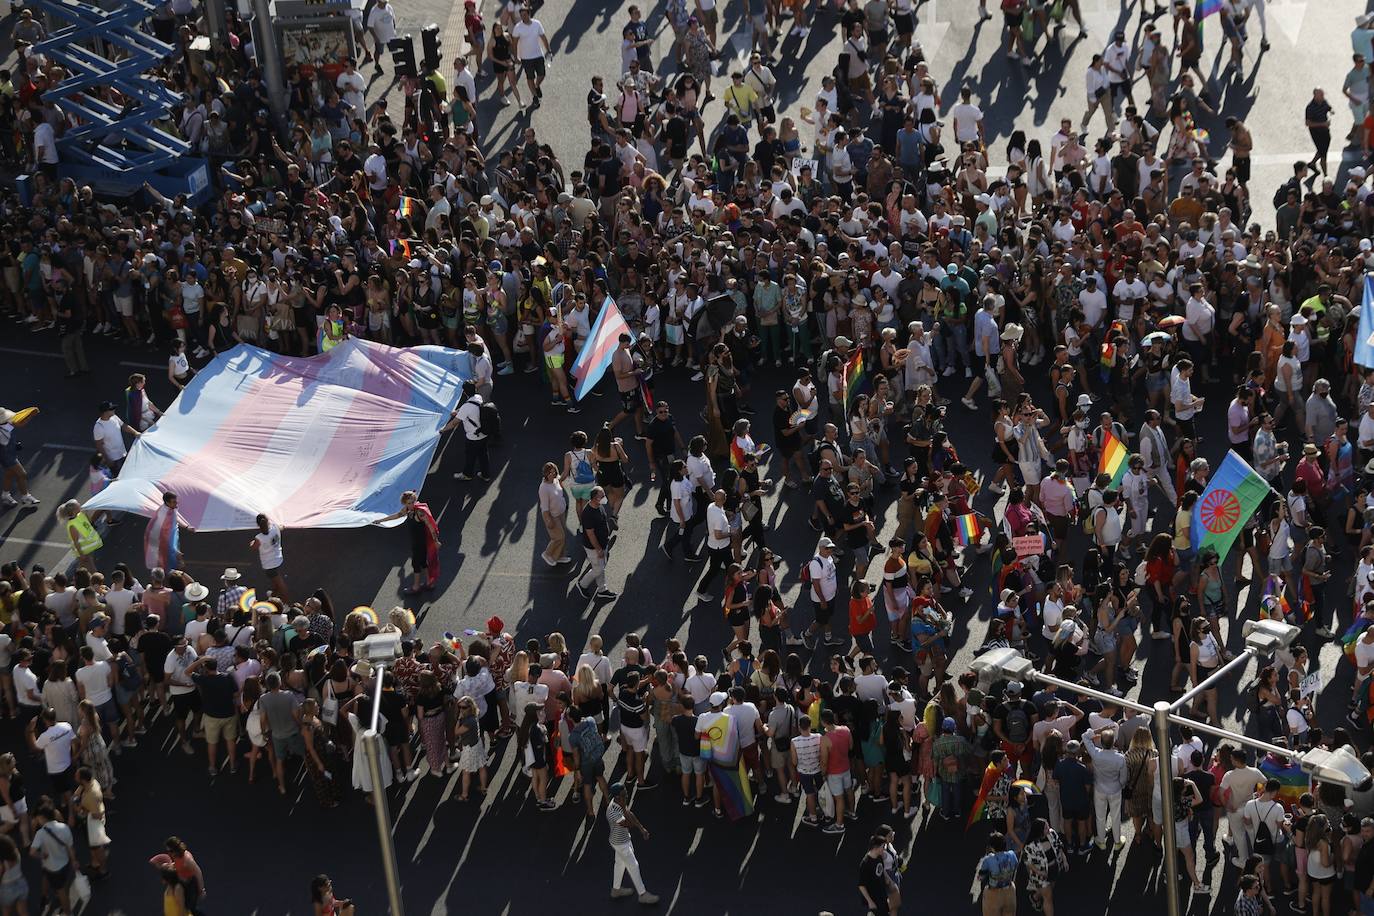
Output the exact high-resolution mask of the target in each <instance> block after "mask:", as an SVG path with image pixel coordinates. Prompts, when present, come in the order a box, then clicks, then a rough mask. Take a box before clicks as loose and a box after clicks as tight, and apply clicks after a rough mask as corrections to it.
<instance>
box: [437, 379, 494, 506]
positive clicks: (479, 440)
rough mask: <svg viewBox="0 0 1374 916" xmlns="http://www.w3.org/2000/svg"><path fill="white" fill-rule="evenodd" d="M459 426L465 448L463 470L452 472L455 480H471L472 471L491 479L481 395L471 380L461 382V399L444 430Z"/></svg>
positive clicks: (487, 479)
mask: <svg viewBox="0 0 1374 916" xmlns="http://www.w3.org/2000/svg"><path fill="white" fill-rule="evenodd" d="M458 426H461V427H462V428H463V438H464V439H465V440H466V441H467V450H466V451H465V452H464V454H463V470H462V471H460V472H459V473H457V474H454V475H453V476H454V479H456V480H471V479H472V475H473V474H474V473H476V474H477V476H478V477H481V478H482V479H483V480H485V481H490V480H491V458H490V457H489V455H488V453H487V434H486V433H484V432H482V396H481V395H480V394H478V393H477V386H476V385H475V384H474V383H473V382H470V381H468V382H464V383H463V400H462V402H461V403H460V404H459V405H458V409H457V410H455V411H454V412H453V414H452V417H451V419H450V420H449V422H448V424H447V425H445V426H444V431H445V432H447V431H448V430H451V429H454V428H455V427H458Z"/></svg>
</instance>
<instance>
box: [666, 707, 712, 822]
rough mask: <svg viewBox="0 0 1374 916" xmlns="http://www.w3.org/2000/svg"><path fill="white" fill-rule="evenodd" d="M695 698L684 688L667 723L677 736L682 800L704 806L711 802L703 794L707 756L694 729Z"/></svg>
mask: <svg viewBox="0 0 1374 916" xmlns="http://www.w3.org/2000/svg"><path fill="white" fill-rule="evenodd" d="M695 707H696V701H695V700H694V699H693V697H692V694H691V693H690V692H689V691H686V690H684V691H683V692H682V693H681V694H680V695H679V696H678V700H677V707H676V708H675V709H674V711H673V718H672V720H671V721H670V722H669V723H668V725H669V727H670V728H671V729H672V730H673V734H674V735H675V736H676V737H677V760H678V765H679V766H680V767H681V769H682V804H683V806H684V807H685V806H687V805H691V804H695V805H696V806H697V807H698V808H705V807H706V806H707V805H709V804H710V803H711V799H710V796H708V795H707V794H706V758H705V757H703V756H701V735H700V734H698V732H697V715H696V712H695V711H694V709H695Z"/></svg>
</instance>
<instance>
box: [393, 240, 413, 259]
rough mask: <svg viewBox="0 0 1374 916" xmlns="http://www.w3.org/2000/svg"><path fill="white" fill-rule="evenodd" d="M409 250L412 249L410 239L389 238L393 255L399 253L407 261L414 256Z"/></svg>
mask: <svg viewBox="0 0 1374 916" xmlns="http://www.w3.org/2000/svg"><path fill="white" fill-rule="evenodd" d="M411 251H412V249H411V247H410V239H392V240H391V253H392V254H393V255H395V254H399V255H400V256H401V257H403V258H405V259H406V260H407V261H408V260H410V259H411V258H412V257H414V255H413V254H412V253H411Z"/></svg>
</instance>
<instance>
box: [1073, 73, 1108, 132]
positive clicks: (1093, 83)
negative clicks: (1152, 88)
mask: <svg viewBox="0 0 1374 916" xmlns="http://www.w3.org/2000/svg"><path fill="white" fill-rule="evenodd" d="M1084 88H1085V90H1086V91H1087V95H1088V110H1087V111H1086V112H1084V114H1083V121H1082V123H1081V124H1080V125H1079V126H1080V128H1081V129H1082V130H1087V129H1088V122H1090V121H1092V119H1093V112H1095V111H1097V110H1098V109H1099V108H1101V109H1102V116H1103V117H1104V118H1106V119H1107V130H1108V131H1112V130H1115V129H1116V112H1115V111H1113V110H1112V89H1111V73H1110V72H1108V70H1107V65H1106V63H1105V62H1104V61H1103V59H1102V55H1101V54H1094V55H1093V59H1092V63H1091V64H1089V65H1088V69H1087V72H1086V74H1085V75H1084Z"/></svg>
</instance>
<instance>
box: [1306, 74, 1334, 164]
mask: <svg viewBox="0 0 1374 916" xmlns="http://www.w3.org/2000/svg"><path fill="white" fill-rule="evenodd" d="M1303 119H1304V120H1305V121H1306V122H1307V133H1308V134H1310V135H1311V137H1312V145H1313V146H1315V147H1316V148H1317V151H1316V153H1315V154H1314V155H1313V156H1312V158H1311V159H1310V160H1309V161H1308V163H1307V167H1308V168H1310V169H1321V173H1322V174H1323V175H1325V174H1326V155H1327V152H1328V151H1329V150H1330V149H1331V103H1330V102H1328V101H1327V100H1326V93H1324V92H1323V91H1322V90H1320V89H1313V90H1312V101H1310V102H1308V103H1307V108H1306V109H1305V110H1304V111H1303Z"/></svg>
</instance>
